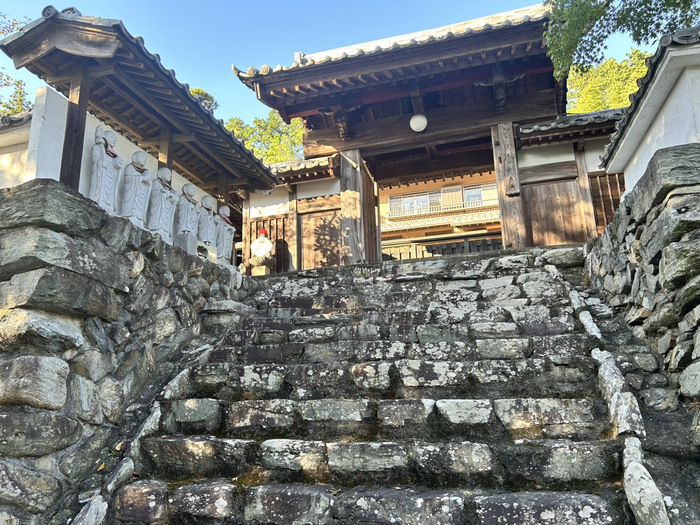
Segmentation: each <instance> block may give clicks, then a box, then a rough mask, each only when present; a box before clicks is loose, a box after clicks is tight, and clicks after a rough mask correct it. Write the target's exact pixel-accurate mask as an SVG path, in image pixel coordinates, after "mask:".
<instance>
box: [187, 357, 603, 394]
mask: <svg viewBox="0 0 700 525" xmlns="http://www.w3.org/2000/svg"><path fill="white" fill-rule="evenodd" d="M372 348H373V350H372V352H375V351H376V354H375V355H377V354H381V353H385V354H390V353H393V352H396V353H397V354H399V353H400V350H399V349H398V347H396V346H395V345H387V346H386V347H383V348H381V349H379V348H378V347H376V346H374V347H372ZM456 348H457V347H451V350H449V351H450V352H451V351H456V350H455V349H456ZM465 348H466V347H465ZM462 350H463V349H462ZM462 350H459V351H462ZM328 351H331V350H330V349H328ZM465 351H466V350H465ZM502 351H504V352H508V351H511V350H507V347H506V346H505V345H504V347H503V350H502ZM554 351H556V352H562V353H561V354H554V355H553V356H552V357H548V356H546V355H545V354H543V353H539V352H538V353H537V354H532V356H531V357H529V358H517V357H514V358H511V359H476V360H473V361H469V360H440V359H436V360H426V359H395V360H386V361H367V362H360V363H355V362H349V361H335V362H319V363H307V364H293V363H289V364H284V363H278V364H250V365H234V364H231V363H227V362H223V363H221V362H220V363H209V364H206V365H200V366H197V367H194V368H193V369H192V370H191V372H190V379H189V384H188V387H187V389H185V391H184V392H183V395H189V396H192V397H200V396H201V397H214V398H218V399H222V400H242V399H275V398H289V399H296V400H302V399H321V398H325V397H349V398H357V397H367V396H369V397H375V398H376V397H384V398H414V399H415V398H423V397H427V398H432V399H435V398H470V397H479V398H481V397H505V396H508V397H544V396H547V395H549V393H550V392H557V395H559V396H562V397H566V396H576V397H579V396H583V395H592V396H596V395H597V393H596V392H597V386H596V376H595V374H594V370H595V367H594V362H593V360H592V359H591V358H590V357H589V356H585V355H567V354H565V353H564V352H565V351H564V349H563V348H554ZM512 352H513V355H514V356H515V355H517V354H516V352H518V348H517V347H515V348H514V349H513V350H512ZM445 353H448V350H447V347H440V346H436V347H434V352H433V355H435V357H446V356H445V355H444V354H445ZM394 355H396V354H394ZM406 355H411V354H410V353H409V352H406ZM492 355H495V354H492Z"/></svg>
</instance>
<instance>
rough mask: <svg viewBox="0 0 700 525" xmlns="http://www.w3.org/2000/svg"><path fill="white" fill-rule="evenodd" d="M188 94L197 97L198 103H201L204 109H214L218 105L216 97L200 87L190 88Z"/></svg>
mask: <svg viewBox="0 0 700 525" xmlns="http://www.w3.org/2000/svg"><path fill="white" fill-rule="evenodd" d="M190 95H192V96H193V97H195V98H198V99H199V102H200V104H202V106H203V107H204V108H205V109H208V110H210V111H214V110H215V109H217V108H218V107H219V103H218V102H217V101H216V99H215V98H214V97H213V96H212V95H210V94H209V93H207V92H206V91H204V90H203V89H202V88H198V87H196V88H192V89H190Z"/></svg>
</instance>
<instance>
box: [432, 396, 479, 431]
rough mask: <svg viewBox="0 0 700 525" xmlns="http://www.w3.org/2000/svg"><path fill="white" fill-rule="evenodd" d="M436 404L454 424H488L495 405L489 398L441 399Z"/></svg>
mask: <svg viewBox="0 0 700 525" xmlns="http://www.w3.org/2000/svg"><path fill="white" fill-rule="evenodd" d="M435 406H436V407H437V409H438V412H439V413H440V415H441V416H442V417H443V418H445V419H446V420H447V421H448V422H450V423H452V424H454V425H461V424H467V425H481V424H487V423H490V422H491V418H492V416H493V406H492V405H491V401H490V400H488V399H440V400H439V401H437V402H436V403H435Z"/></svg>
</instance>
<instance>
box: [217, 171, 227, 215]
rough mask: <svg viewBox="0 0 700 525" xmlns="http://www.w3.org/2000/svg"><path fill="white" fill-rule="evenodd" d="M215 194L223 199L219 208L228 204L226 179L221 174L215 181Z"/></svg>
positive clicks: (223, 174) (224, 175)
mask: <svg viewBox="0 0 700 525" xmlns="http://www.w3.org/2000/svg"><path fill="white" fill-rule="evenodd" d="M216 192H217V193H218V194H219V195H220V196H221V198H222V199H223V202H222V203H221V204H219V206H223V205H224V204H226V203H227V202H228V177H227V176H226V174H225V173H223V172H221V173H219V177H218V179H217V181H216ZM217 209H218V208H217Z"/></svg>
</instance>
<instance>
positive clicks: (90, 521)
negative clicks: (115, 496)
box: [71, 494, 109, 525]
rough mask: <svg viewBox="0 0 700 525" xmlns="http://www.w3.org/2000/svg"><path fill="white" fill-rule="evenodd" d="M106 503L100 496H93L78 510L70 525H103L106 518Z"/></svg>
mask: <svg viewBox="0 0 700 525" xmlns="http://www.w3.org/2000/svg"><path fill="white" fill-rule="evenodd" d="M108 507H109V506H108V505H107V502H106V501H105V499H104V498H103V497H102V495H101V494H97V495H95V496H93V497H92V498H91V499H90V501H89V502H88V503H87V504H86V505H85V506H84V507H83V508H82V509H81V510H80V512H79V513H78V515H77V516H76V517H75V519H74V520H73V521H72V522H71V523H72V525H103V523H104V522H105V519H106V518H107V509H108Z"/></svg>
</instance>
